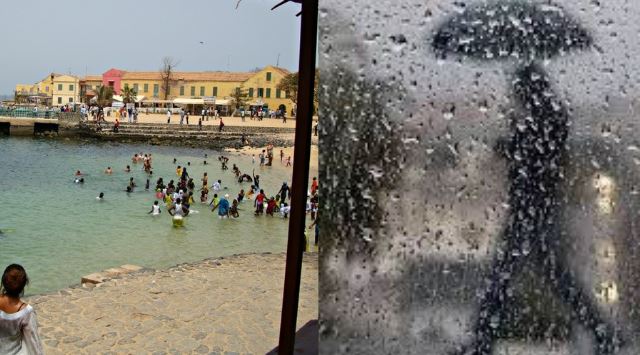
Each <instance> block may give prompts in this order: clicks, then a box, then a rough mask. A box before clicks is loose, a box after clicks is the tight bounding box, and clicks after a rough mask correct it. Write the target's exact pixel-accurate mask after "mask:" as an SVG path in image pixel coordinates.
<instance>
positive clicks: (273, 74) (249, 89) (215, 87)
mask: <svg viewBox="0 0 640 355" xmlns="http://www.w3.org/2000/svg"><path fill="white" fill-rule="evenodd" d="M113 71H114V70H113V69H112V70H110V71H109V72H111V73H113ZM115 71H117V70H115ZM109 72H108V73H109ZM288 74H289V72H288V71H287V70H285V69H282V68H277V67H274V66H267V67H265V68H263V69H262V70H260V71H257V72H219V71H211V72H174V73H172V75H171V82H170V87H169V93H168V95H166V100H168V101H170V102H174V100H176V99H178V100H177V101H178V102H180V101H181V100H179V99H205V100H210V99H212V98H213V97H215V98H216V102H220V101H222V102H227V101H232V100H233V95H234V92H236V91H237V90H243V91H244V92H245V93H246V94H247V95H248V97H247V102H246V103H245V109H249V107H255V106H261V107H268V108H269V109H273V110H277V109H284V110H285V112H287V113H290V112H291V109H292V107H293V102H292V101H291V100H290V99H289V97H288V96H287V93H285V92H281V91H280V90H278V89H277V88H276V86H277V85H278V83H279V82H280V80H282V78H284V77H285V76H286V75H288ZM104 80H106V79H104ZM90 82H96V83H97V82H99V77H97V76H90V77H89V76H88V77H85V78H84V80H83V90H84V88H85V87H86V89H87V90H88V89H90V88H89V86H90V85H91V84H90ZM118 84H119V86H118ZM114 85H115V87H114V89H115V91H116V93H117V92H120V90H121V89H124V88H126V87H129V88H132V89H134V90H135V91H136V93H137V95H138V97H139V98H144V101H145V102H165V93H164V91H163V87H164V85H163V82H162V76H161V74H160V72H158V71H153V72H127V71H123V74H122V76H121V77H120V82H119V83H114ZM182 101H184V100H182ZM205 102H206V101H205ZM195 106H198V105H197V104H196V105H195ZM231 109H233V107H232V108H231Z"/></svg>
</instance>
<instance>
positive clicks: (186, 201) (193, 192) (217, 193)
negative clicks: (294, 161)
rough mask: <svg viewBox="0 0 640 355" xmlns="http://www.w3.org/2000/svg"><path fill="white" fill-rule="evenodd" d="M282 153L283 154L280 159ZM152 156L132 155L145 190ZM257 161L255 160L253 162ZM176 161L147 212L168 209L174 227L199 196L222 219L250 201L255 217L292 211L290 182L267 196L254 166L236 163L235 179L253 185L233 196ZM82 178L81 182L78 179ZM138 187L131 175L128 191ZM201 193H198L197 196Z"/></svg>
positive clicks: (311, 205)
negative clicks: (247, 170)
mask: <svg viewBox="0 0 640 355" xmlns="http://www.w3.org/2000/svg"><path fill="white" fill-rule="evenodd" d="M272 150H273V148H272V147H267V152H268V153H267V154H261V162H260V163H261V164H260V165H261V166H265V165H268V164H265V163H266V162H265V160H266V158H267V157H268V156H272V154H273V153H272ZM282 157H283V154H281V159H282ZM204 158H205V160H204V161H203V165H207V160H206V159H207V158H208V156H207V154H205V155H204ZM152 161H153V158H152V155H151V154H144V153H142V152H141V153H136V154H134V155H133V157H132V158H131V163H132V164H135V165H137V164H139V163H142V165H143V167H142V170H143V171H145V172H146V173H147V179H146V183H145V190H147V191H148V190H151V186H150V185H151V178H152V177H153V170H152ZM218 161H219V162H220V164H221V169H222V171H223V172H224V171H227V170H229V168H228V163H229V157H226V156H224V155H220V156H219V157H218ZM254 163H255V161H254ZM173 164H175V165H176V170H175V173H176V178H175V179H170V180H169V181H168V182H166V181H165V179H164V178H162V177H159V178H158V179H157V180H156V181H155V187H154V191H155V196H156V198H157V200H155V201H154V202H153V205H152V206H151V208H150V210H149V211H148V214H150V215H154V216H155V215H160V214H161V213H162V206H163V205H164V208H166V211H167V213H168V214H169V215H171V216H173V219H174V226H176V227H178V226H183V225H184V221H183V218H184V217H186V216H188V215H189V214H190V213H198V211H195V210H194V209H193V206H194V205H195V203H196V199H199V202H200V204H202V205H205V206H207V207H208V208H210V210H211V211H212V212H217V215H218V216H219V217H220V218H239V217H240V211H241V210H242V209H241V208H240V206H241V205H245V204H246V203H247V201H252V207H251V210H253V214H254V215H256V216H260V215H269V216H274V215H276V214H280V216H281V217H282V218H287V217H288V215H289V213H290V212H291V207H290V206H289V203H290V199H291V187H290V186H289V185H288V184H287V182H286V181H285V182H283V183H282V185H281V186H280V188H279V190H278V191H277V192H276V193H275V194H272V195H270V196H269V195H267V193H266V192H265V190H264V188H261V186H260V175H257V174H255V169H253V170H252V171H251V175H249V174H248V173H243V172H242V171H241V170H240V168H239V167H238V166H237V165H236V164H235V163H234V164H232V165H233V166H232V168H231V172H232V173H233V174H234V176H235V179H236V181H237V182H238V183H239V184H243V183H249V184H250V185H249V186H248V187H247V188H246V189H245V188H244V187H243V186H240V191H239V192H238V193H237V195H235V196H233V197H231V196H230V194H229V193H228V191H226V190H228V187H226V186H225V187H223V186H222V179H216V180H215V181H213V182H212V183H211V184H209V176H208V174H207V173H206V172H205V173H204V174H203V176H202V177H201V178H200V182H199V183H198V184H196V182H195V181H194V177H192V176H190V175H189V171H188V170H189V169H190V167H191V162H187V164H186V165H185V166H183V165H178V164H179V163H178V160H177V159H175V158H174V159H173ZM124 172H125V173H130V172H131V166H130V165H127V166H126V168H125V169H124ZM104 173H105V174H107V175H111V174H113V169H112V168H111V167H110V166H109V167H107V168H106V169H105V170H104ZM82 175H83V174H82V173H81V172H80V171H77V172H76V182H77V183H82V182H84V179H83V178H82V177H81V176H82ZM80 179H81V180H82V181H81V182H80V181H79V180H80ZM136 188H137V184H136V183H135V180H134V178H133V177H130V178H129V181H128V184H127V186H126V188H125V191H126V192H127V193H131V192H134V190H135V189H136ZM317 192H318V181H317V178H316V177H314V178H313V181H312V184H311V193H310V195H309V196H308V197H309V200H308V203H307V212H309V213H310V214H311V218H312V220H315V217H316V213H317V209H318V194H317ZM198 195H199V196H198ZM96 199H97V200H103V199H104V193H103V192H101V193H100V195H99V196H98V197H96Z"/></svg>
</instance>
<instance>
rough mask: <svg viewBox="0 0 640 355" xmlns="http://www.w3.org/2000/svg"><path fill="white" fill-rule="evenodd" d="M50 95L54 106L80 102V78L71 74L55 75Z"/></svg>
mask: <svg viewBox="0 0 640 355" xmlns="http://www.w3.org/2000/svg"><path fill="white" fill-rule="evenodd" d="M52 89H53V90H52V93H51V96H52V98H53V105H54V106H64V105H72V104H74V103H77V102H80V80H79V79H78V77H76V76H73V75H55V74H54V77H53V88H52Z"/></svg>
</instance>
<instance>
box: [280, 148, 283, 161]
mask: <svg viewBox="0 0 640 355" xmlns="http://www.w3.org/2000/svg"><path fill="white" fill-rule="evenodd" d="M282 159H284V151H283V150H282V149H280V163H282Z"/></svg>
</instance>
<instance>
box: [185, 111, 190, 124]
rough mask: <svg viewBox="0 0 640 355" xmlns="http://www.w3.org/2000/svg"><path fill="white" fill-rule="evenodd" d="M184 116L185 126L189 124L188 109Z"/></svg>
mask: <svg viewBox="0 0 640 355" xmlns="http://www.w3.org/2000/svg"><path fill="white" fill-rule="evenodd" d="M184 118H185V119H186V120H187V126H188V125H189V111H187V113H186V114H185V116H184Z"/></svg>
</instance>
